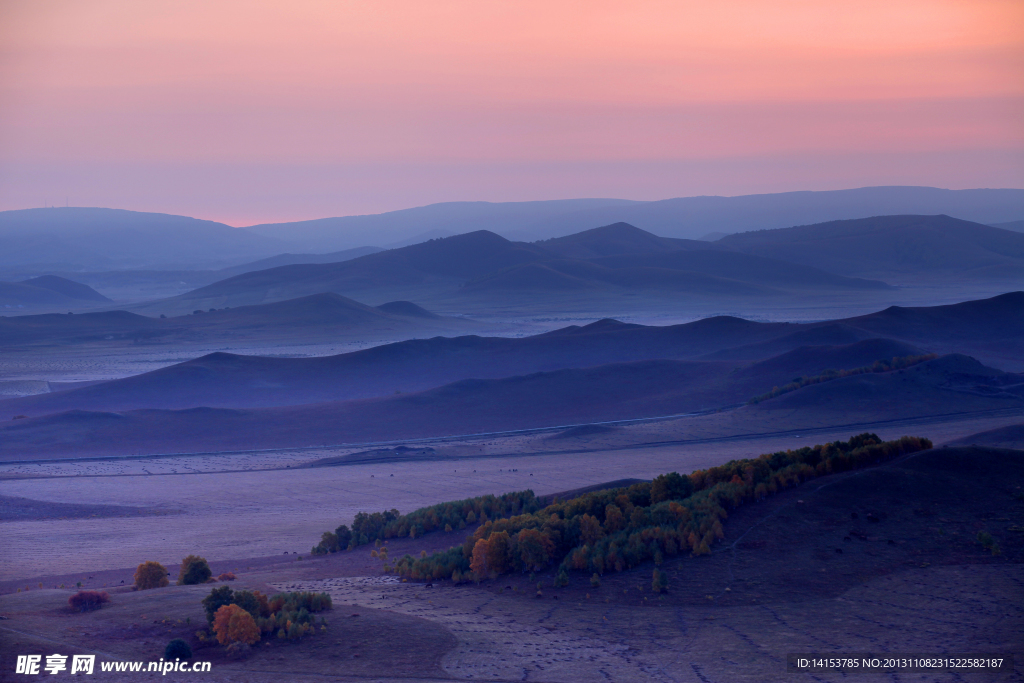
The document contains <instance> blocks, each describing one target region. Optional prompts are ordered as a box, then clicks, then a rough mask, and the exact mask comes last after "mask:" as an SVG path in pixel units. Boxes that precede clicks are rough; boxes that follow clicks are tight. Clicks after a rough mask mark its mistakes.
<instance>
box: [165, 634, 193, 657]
mask: <svg viewBox="0 0 1024 683" xmlns="http://www.w3.org/2000/svg"><path fill="white" fill-rule="evenodd" d="M164 659H166V660H167V661H173V660H175V659H192V647H191V646H190V645H189V644H188V643H187V642H185V641H184V640H182V639H181V638H175V639H174V640H172V641H171V642H169V643H167V647H165V648H164Z"/></svg>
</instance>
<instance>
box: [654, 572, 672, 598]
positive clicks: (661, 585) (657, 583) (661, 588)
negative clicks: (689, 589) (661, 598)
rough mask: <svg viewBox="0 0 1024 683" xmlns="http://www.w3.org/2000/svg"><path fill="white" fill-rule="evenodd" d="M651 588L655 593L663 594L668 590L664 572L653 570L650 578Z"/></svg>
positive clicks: (666, 576) (666, 577)
mask: <svg viewBox="0 0 1024 683" xmlns="http://www.w3.org/2000/svg"><path fill="white" fill-rule="evenodd" d="M651 588H652V589H653V590H654V592H655V593H664V592H665V589H667V588H668V575H667V574H665V572H663V571H661V570H659V569H655V570H654V573H653V575H652V576H651Z"/></svg>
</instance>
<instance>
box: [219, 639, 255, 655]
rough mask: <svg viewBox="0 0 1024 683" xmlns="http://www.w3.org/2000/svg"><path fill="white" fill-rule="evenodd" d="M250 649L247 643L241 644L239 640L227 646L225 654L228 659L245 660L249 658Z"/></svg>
mask: <svg viewBox="0 0 1024 683" xmlns="http://www.w3.org/2000/svg"><path fill="white" fill-rule="evenodd" d="M251 649H252V647H251V646H250V645H249V643H243V642H242V641H240V640H236V641H235V642H233V643H231V644H230V645H228V646H227V649H226V650H225V652H227V655H228V659H245V658H246V657H248V656H249V651H250V650H251Z"/></svg>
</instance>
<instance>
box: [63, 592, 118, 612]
mask: <svg viewBox="0 0 1024 683" xmlns="http://www.w3.org/2000/svg"><path fill="white" fill-rule="evenodd" d="M108 602H110V596H109V595H107V592H106V591H103V592H100V591H78V592H77V593H75V594H74V595H72V596H71V597H70V598H68V605H69V606H70V607H71V609H73V610H75V611H76V612H88V611H89V610H94V609H99V608H100V606H101V605H104V604H105V603H108Z"/></svg>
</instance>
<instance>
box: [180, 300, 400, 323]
mask: <svg viewBox="0 0 1024 683" xmlns="http://www.w3.org/2000/svg"><path fill="white" fill-rule="evenodd" d="M393 319H394V316H392V314H390V313H387V312H385V311H382V310H380V309H379V308H374V307H373V306H367V305H365V304H361V303H359V302H358V301H353V300H352V299H349V298H347V297H344V296H341V295H340V294H313V295H311V296H303V297H299V298H297V299H289V300H287V301H277V302H274V303H270V304H262V305H259V306H239V307H238V308H230V309H226V310H217V311H213V312H211V313H209V315H205V317H204V318H203V319H202V320H200V321H195V322H194V324H200V323H202V324H206V325H210V324H214V323H216V324H219V325H221V326H224V327H229V328H232V329H245V328H246V327H249V326H252V325H259V326H261V327H266V326H271V325H321V324H323V325H326V324H339V323H340V324H347V325H356V324H361V323H367V322H379V321H381V320H393Z"/></svg>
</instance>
